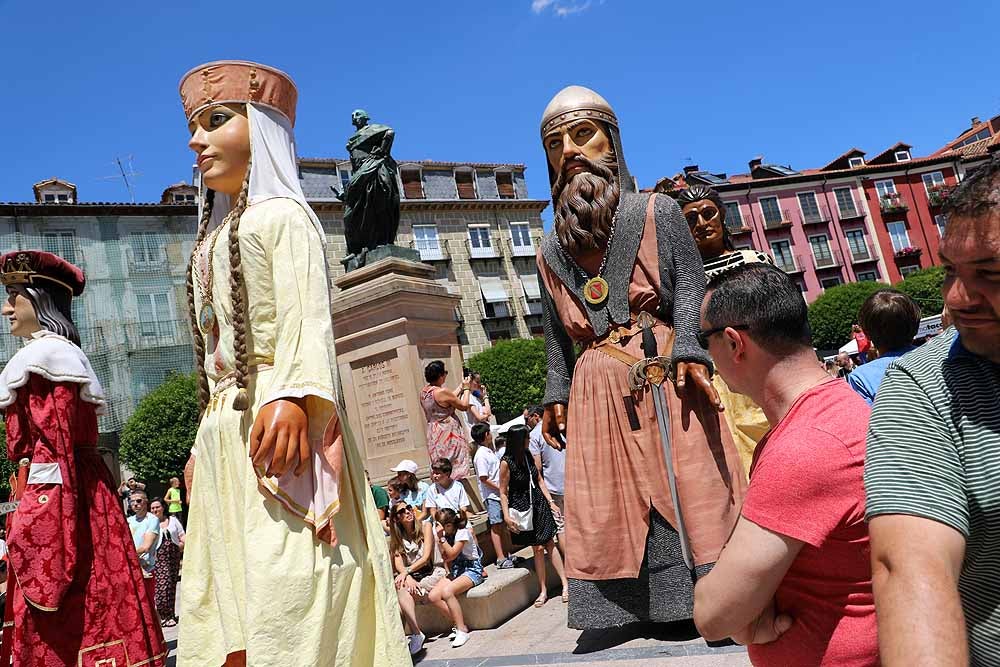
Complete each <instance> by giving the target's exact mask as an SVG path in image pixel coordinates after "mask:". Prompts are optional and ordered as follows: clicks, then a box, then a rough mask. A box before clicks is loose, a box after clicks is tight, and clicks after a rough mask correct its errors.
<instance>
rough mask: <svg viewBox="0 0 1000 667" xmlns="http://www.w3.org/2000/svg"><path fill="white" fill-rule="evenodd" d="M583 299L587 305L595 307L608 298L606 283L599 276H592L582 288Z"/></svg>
mask: <svg viewBox="0 0 1000 667" xmlns="http://www.w3.org/2000/svg"><path fill="white" fill-rule="evenodd" d="M583 298H584V299H586V300H587V303H590V304H593V305H595V306H596V305H597V304H599V303H604V302H605V300H607V298H608V281H607V280H605V279H604V278H602V277H601V276H594V277H593V278H591V279H590V280H588V281H587V283H586V284H585V285H584V286H583Z"/></svg>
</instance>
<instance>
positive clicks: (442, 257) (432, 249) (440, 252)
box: [410, 239, 451, 262]
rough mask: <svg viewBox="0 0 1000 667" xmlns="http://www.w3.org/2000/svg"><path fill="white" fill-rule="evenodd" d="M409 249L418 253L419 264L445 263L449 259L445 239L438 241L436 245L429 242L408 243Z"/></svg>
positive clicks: (449, 255) (449, 254)
mask: <svg viewBox="0 0 1000 667" xmlns="http://www.w3.org/2000/svg"><path fill="white" fill-rule="evenodd" d="M410 247H411V248H413V249H414V250H417V251H419V252H420V261H421V262H447V261H448V260H449V259H451V251H449V249H448V241H447V240H446V239H438V240H437V242H436V243H435V242H434V241H431V240H424V241H410Z"/></svg>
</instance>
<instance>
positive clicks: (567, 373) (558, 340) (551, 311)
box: [538, 274, 576, 406]
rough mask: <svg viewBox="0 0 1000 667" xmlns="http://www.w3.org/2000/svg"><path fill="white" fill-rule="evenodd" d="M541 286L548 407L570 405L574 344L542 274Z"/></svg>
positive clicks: (546, 400) (546, 399)
mask: <svg viewBox="0 0 1000 667" xmlns="http://www.w3.org/2000/svg"><path fill="white" fill-rule="evenodd" d="M538 285H539V287H540V289H541V294H542V326H543V327H544V329H545V357H546V362H547V364H546V365H547V368H548V372H547V373H546V375H545V398H544V399H543V401H542V402H543V403H544V404H545V405H547V406H548V405H552V404H553V403H562V404H564V405H566V404H568V403H569V386H570V383H571V382H572V381H573V366H574V365H575V364H576V353H575V352H574V351H573V340H572V339H571V338H570V337H569V334H568V333H567V332H566V328H565V327H564V326H563V324H562V322H561V321H560V320H559V313H558V312H557V311H556V305H555V303H554V302H553V301H552V296H551V295H550V294H549V290H548V289H547V288H546V287H545V281H544V280H542V276H541V274H539V276H538Z"/></svg>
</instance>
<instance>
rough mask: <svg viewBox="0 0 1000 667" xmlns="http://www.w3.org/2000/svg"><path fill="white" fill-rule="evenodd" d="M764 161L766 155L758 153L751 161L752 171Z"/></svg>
mask: <svg viewBox="0 0 1000 667" xmlns="http://www.w3.org/2000/svg"><path fill="white" fill-rule="evenodd" d="M763 161H764V156H763V155H758V156H757V157H755V158H754V159H752V160H750V162H749V165H750V171H751V172H753V170H754V169H756V168H757V167H759V166H760V163H761V162H763Z"/></svg>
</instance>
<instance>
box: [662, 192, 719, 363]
mask: <svg viewBox="0 0 1000 667" xmlns="http://www.w3.org/2000/svg"><path fill="white" fill-rule="evenodd" d="M654 210H655V215H656V221H657V232H658V233H659V232H661V231H665V232H666V234H667V238H668V241H669V248H670V255H671V269H672V271H671V273H673V276H672V278H673V281H672V283H673V320H674V336H675V338H674V350H673V355H672V357H671V364H672V365H674V366H676V364H677V362H679V361H686V362H694V363H698V364H705V366H707V367H708V370H709V372H710V373H711V372H712V371H713V365H712V358H711V357H709V356H708V352H707V351H706V350H703V349H702V348H701V346H700V345H698V335H697V334H698V329H699V328H700V322H701V302H702V300H703V299H704V298H705V269H704V267H703V265H702V263H701V255H700V254H699V253H698V246H696V245H695V243H694V237H692V236H691V232H690V230H689V229H688V224H687V221H686V220H685V219H684V216H683V214H682V213H681V209H680V207H679V206H678V205H677V202H675V201H674V200H673V199H671V198H670V197H667V196H664V195H661V196H659V197H657V198H656V204H655V209H654Z"/></svg>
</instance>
